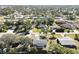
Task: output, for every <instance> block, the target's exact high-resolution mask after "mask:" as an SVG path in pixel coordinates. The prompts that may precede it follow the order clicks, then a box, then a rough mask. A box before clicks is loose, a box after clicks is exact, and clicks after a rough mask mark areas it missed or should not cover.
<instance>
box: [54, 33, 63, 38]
mask: <svg viewBox="0 0 79 59" xmlns="http://www.w3.org/2000/svg"><path fill="white" fill-rule="evenodd" d="M54 37H56V38H62V36H61V34H55V35H54Z"/></svg>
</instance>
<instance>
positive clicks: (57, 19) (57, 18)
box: [55, 17, 63, 21]
mask: <svg viewBox="0 0 79 59" xmlns="http://www.w3.org/2000/svg"><path fill="white" fill-rule="evenodd" d="M55 20H56V21H59V20H63V18H62V17H55Z"/></svg>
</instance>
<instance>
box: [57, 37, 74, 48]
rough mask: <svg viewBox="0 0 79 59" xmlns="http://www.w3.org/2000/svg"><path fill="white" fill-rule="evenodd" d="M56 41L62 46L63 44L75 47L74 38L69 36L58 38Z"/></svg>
mask: <svg viewBox="0 0 79 59" xmlns="http://www.w3.org/2000/svg"><path fill="white" fill-rule="evenodd" d="M57 43H59V44H60V45H62V46H65V47H69V48H76V44H75V42H74V40H73V39H72V38H70V37H63V38H58V39H57Z"/></svg>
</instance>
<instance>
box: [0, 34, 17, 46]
mask: <svg viewBox="0 0 79 59" xmlns="http://www.w3.org/2000/svg"><path fill="white" fill-rule="evenodd" d="M0 40H1V41H3V42H4V44H5V47H10V46H11V45H12V44H13V43H15V42H16V41H17V35H15V34H4V35H3V36H2V37H1V38H0Z"/></svg>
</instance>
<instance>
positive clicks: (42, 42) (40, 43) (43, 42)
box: [33, 39, 47, 48]
mask: <svg viewBox="0 0 79 59" xmlns="http://www.w3.org/2000/svg"><path fill="white" fill-rule="evenodd" d="M33 45H34V46H36V47H37V48H44V47H46V45H47V40H42V39H40V40H35V39H34V40H33Z"/></svg>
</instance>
